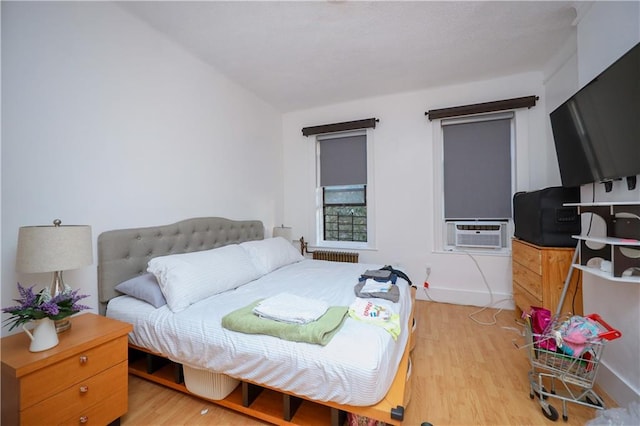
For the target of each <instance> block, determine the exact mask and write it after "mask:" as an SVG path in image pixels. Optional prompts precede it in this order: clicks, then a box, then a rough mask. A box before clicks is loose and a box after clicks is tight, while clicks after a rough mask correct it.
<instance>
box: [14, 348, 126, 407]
mask: <svg viewBox="0 0 640 426" xmlns="http://www.w3.org/2000/svg"><path fill="white" fill-rule="evenodd" d="M125 360H127V337H126V336H123V337H121V338H118V339H115V340H112V341H110V342H107V343H104V344H102V345H100V346H97V347H94V348H91V349H88V350H86V351H83V352H81V353H79V354H77V355H74V356H72V357H69V358H67V359H64V360H62V361H60V362H57V363H55V364H51V365H49V366H48V367H46V368H43V369H41V370H39V371H38V372H36V373H32V374H29V375H27V376H25V377H24V378H23V379H22V386H21V395H20V401H21V402H22V403H21V407H20V408H21V409H22V410H24V409H25V408H28V407H29V406H31V405H34V404H37V403H38V402H40V401H42V400H44V399H46V398H48V397H50V396H51V395H55V394H57V393H58V392H61V391H63V390H65V389H67V388H68V387H70V386H71V385H73V384H75V383H78V382H80V381H82V380H85V379H87V378H88V377H91V376H93V375H95V374H97V373H99V372H101V371H103V370H106V369H107V368H109V367H111V366H113V365H116V364H118V363H120V362H122V361H125Z"/></svg>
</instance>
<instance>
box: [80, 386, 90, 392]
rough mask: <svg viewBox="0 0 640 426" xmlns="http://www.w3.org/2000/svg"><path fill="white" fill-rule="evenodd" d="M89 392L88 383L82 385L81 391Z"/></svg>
mask: <svg viewBox="0 0 640 426" xmlns="http://www.w3.org/2000/svg"><path fill="white" fill-rule="evenodd" d="M87 392H89V386H87V385H82V386H80V393H87Z"/></svg>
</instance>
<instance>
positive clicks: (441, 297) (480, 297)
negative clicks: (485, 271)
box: [416, 287, 515, 310]
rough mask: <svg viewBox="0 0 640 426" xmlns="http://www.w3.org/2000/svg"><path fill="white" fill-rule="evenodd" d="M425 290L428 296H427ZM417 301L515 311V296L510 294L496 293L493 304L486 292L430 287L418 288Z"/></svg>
mask: <svg viewBox="0 0 640 426" xmlns="http://www.w3.org/2000/svg"><path fill="white" fill-rule="evenodd" d="M425 290H426V292H427V294H425ZM416 299H420V300H433V301H434V302H442V303H452V304H456V305H467V306H478V307H485V306H487V305H489V304H491V306H490V307H492V308H496V309H507V310H514V309H515V303H514V302H513V295H511V294H510V293H495V292H494V293H493V303H491V302H492V301H491V295H490V294H489V292H486V291H469V290H455V289H450V288H438V287H430V288H428V289H424V288H421V287H418V291H417V292H416Z"/></svg>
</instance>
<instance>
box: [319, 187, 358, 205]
mask: <svg viewBox="0 0 640 426" xmlns="http://www.w3.org/2000/svg"><path fill="white" fill-rule="evenodd" d="M365 202H366V195H365V187H364V185H360V186H333V187H325V188H324V204H325V205H336V204H337V205H343V204H365Z"/></svg>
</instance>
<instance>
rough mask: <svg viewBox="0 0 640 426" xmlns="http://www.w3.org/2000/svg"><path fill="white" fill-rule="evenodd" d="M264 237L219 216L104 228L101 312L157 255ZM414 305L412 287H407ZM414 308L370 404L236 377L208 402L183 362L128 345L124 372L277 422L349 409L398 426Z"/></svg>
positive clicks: (252, 226)
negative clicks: (391, 373)
mask: <svg viewBox="0 0 640 426" xmlns="http://www.w3.org/2000/svg"><path fill="white" fill-rule="evenodd" d="M263 238H264V226H263V224H262V222H260V221H255V220H254V221H234V220H230V219H225V218H219V217H210V218H194V219H187V220H184V221H181V222H177V223H175V224H171V225H164V226H156V227H145V228H134V229H121V230H114V231H107V232H104V233H102V234H100V236H99V237H98V296H99V303H100V307H99V309H100V313H101V314H102V315H104V314H105V312H106V305H107V303H108V302H109V300H110V299H112V298H113V297H116V296H118V295H120V293H118V292H117V291H116V290H115V288H114V287H115V286H116V285H117V284H119V283H120V282H123V281H125V280H127V279H130V278H133V277H135V276H136V275H139V274H142V273H145V272H146V267H147V263H148V262H149V260H150V259H151V258H153V257H156V256H163V255H167V254H177V253H188V252H193V251H200V250H209V249H212V248H216V247H222V246H224V245H228V244H236V243H241V242H244V241H251V240H260V239H263ZM411 295H412V304H413V306H415V288H412V289H411ZM413 316H414V312H413V309H412V312H411V315H410V318H409V323H408V324H407V328H406V329H407V330H408V331H409V332H410V333H411V335H410V336H409V339H408V342H407V346H406V348H405V351H404V354H403V357H402V360H401V362H400V365H399V367H398V371H397V373H396V376H395V379H394V381H393V383H392V384H391V387H390V388H389V391H388V392H387V395H386V396H385V397H384V398H383V399H382V400H381V401H380V402H379V403H377V404H375V405H371V406H351V405H343V404H337V403H333V402H318V401H313V400H310V399H308V398H304V397H299V396H297V395H293V394H291V393H289V392H286V391H283V390H280V389H276V388H269V387H268V386H263V385H257V384H254V383H250V382H247V381H241V385H240V386H238V387H237V388H236V389H235V390H234V391H233V392H232V393H231V394H230V395H229V396H227V397H226V398H224V399H221V400H211V399H208V398H203V397H202V396H199V395H195V394H192V393H191V392H189V390H187V388H186V386H185V384H184V381H183V376H182V366H181V365H180V364H178V363H175V362H173V361H170V360H168V359H167V357H166V356H165V355H163V354H157V353H152V352H150V351H148V350H147V349H145V348H141V347H137V346H134V345H131V344H130V345H129V373H130V374H133V375H135V376H138V377H142V378H144V379H147V380H150V381H153V382H155V383H158V384H161V385H163V386H167V387H169V388H172V389H174V390H177V391H180V392H184V393H187V394H190V395H194V396H196V397H198V398H202V399H205V400H208V401H211V402H213V403H215V404H218V405H221V406H223V407H227V408H230V409H232V410H235V411H238V412H241V413H244V414H247V415H249V416H252V417H255V418H258V419H261V420H264V421H267V422H270V423H273V424H277V425H291V424H305V425H313V424H318V425H326V424H331V425H335V426H338V425H342V424H343V423H344V418H345V416H346V413H353V414H357V415H360V416H365V417H368V418H371V419H376V420H380V421H383V422H386V423H387V424H391V425H400V424H402V420H403V419H404V407H406V405H407V404H408V403H409V399H410V396H411V375H410V374H409V373H410V371H409V370H410V362H411V357H410V352H411V350H412V349H413V347H414V345H415V340H414V339H415V336H414V333H413V332H412V330H413V328H414V320H413Z"/></svg>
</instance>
